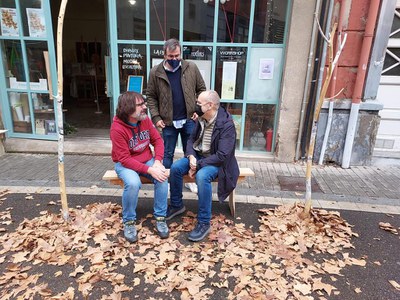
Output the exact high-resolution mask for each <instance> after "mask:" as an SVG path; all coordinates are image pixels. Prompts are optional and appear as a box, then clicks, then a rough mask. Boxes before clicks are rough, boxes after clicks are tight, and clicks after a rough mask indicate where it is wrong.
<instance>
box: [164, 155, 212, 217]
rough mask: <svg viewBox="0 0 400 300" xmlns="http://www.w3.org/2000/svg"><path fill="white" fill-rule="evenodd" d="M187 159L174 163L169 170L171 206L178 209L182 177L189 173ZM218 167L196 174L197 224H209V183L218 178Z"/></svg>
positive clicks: (210, 202)
mask: <svg viewBox="0 0 400 300" xmlns="http://www.w3.org/2000/svg"><path fill="white" fill-rule="evenodd" d="M189 168H190V166H189V159H187V158H186V157H185V158H181V159H179V160H177V161H176V162H174V163H173V164H172V166H171V170H170V198H171V206H172V207H175V208H180V207H182V206H183V201H182V197H183V194H182V188H183V176H184V175H186V174H187V173H188V172H189ZM218 169H219V168H218V167H216V166H205V167H203V168H201V169H200V170H198V171H197V173H196V184H197V188H198V194H197V195H198V206H199V210H198V214H197V221H198V222H199V223H205V224H210V220H211V206H212V185H211V183H212V182H213V181H214V180H215V178H217V176H218Z"/></svg>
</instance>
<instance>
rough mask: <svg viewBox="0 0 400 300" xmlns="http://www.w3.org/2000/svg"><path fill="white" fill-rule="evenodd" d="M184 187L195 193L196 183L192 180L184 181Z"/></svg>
mask: <svg viewBox="0 0 400 300" xmlns="http://www.w3.org/2000/svg"><path fill="white" fill-rule="evenodd" d="M185 188H187V189H189V190H190V191H191V192H192V193H195V194H197V184H195V183H194V182H187V183H185Z"/></svg>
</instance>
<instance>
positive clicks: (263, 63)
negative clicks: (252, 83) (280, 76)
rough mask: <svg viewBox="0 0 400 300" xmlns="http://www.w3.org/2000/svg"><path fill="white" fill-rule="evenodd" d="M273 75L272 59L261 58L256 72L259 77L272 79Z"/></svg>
mask: <svg viewBox="0 0 400 300" xmlns="http://www.w3.org/2000/svg"><path fill="white" fill-rule="evenodd" d="M273 77H274V59H273V58H261V59H260V69H259V72H258V78H259V79H272V78H273Z"/></svg>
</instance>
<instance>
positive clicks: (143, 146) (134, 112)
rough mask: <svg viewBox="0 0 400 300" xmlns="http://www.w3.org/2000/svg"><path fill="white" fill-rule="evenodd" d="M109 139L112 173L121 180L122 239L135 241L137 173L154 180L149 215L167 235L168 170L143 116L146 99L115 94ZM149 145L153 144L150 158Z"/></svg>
mask: <svg viewBox="0 0 400 300" xmlns="http://www.w3.org/2000/svg"><path fill="white" fill-rule="evenodd" d="M110 138H111V142H112V153H111V156H112V160H113V161H114V163H115V172H116V173H117V175H118V177H119V178H121V179H122V181H123V182H124V191H123V193H122V221H123V223H124V236H125V238H126V239H127V240H128V241H129V242H131V243H133V242H136V241H137V230H136V227H135V221H136V207H137V203H138V196H139V189H140V187H141V180H140V176H145V177H147V178H148V179H150V180H151V181H152V182H153V183H154V213H153V215H154V217H155V219H156V230H157V232H158V235H159V236H160V237H161V238H167V237H168V236H169V230H168V226H167V223H166V222H165V216H166V213H167V205H168V199H167V197H168V180H167V179H168V173H167V170H166V169H165V167H164V166H163V164H162V159H163V155H164V144H163V140H162V138H161V136H160V134H159V133H158V130H157V129H156V128H155V127H154V125H153V124H152V122H151V120H150V119H149V117H148V116H147V108H146V102H145V101H144V99H143V97H142V95H140V94H138V93H135V92H125V93H123V94H122V95H120V96H119V98H118V107H117V111H116V116H115V117H114V120H113V123H112V124H111V130H110ZM150 144H151V145H153V147H154V153H155V155H154V157H153V153H152V151H151V149H150Z"/></svg>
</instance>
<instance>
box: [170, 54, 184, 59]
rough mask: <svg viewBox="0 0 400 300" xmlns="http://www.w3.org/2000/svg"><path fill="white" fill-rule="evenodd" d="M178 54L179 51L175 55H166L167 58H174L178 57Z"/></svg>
mask: <svg viewBox="0 0 400 300" xmlns="http://www.w3.org/2000/svg"><path fill="white" fill-rule="evenodd" d="M180 56H181V54H180V53H179V54H176V55H172V54H168V55H167V58H168V59H174V58H179V57H180Z"/></svg>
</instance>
